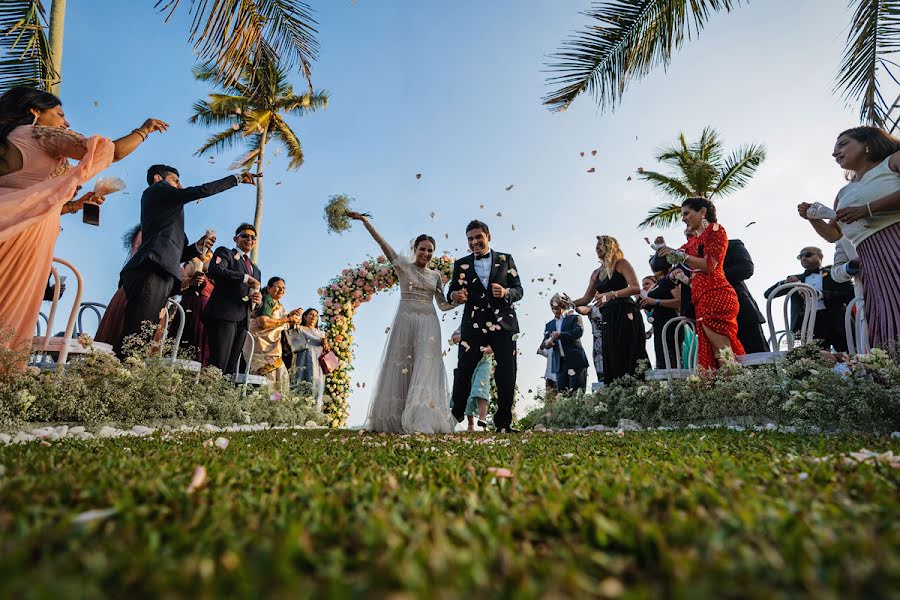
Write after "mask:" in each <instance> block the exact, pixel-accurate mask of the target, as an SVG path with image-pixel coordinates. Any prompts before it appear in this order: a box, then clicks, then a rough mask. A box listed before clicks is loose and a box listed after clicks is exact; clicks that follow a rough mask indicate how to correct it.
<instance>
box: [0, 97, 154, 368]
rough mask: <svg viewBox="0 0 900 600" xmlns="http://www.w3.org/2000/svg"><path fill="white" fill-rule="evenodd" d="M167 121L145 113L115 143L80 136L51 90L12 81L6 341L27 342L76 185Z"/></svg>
mask: <svg viewBox="0 0 900 600" xmlns="http://www.w3.org/2000/svg"><path fill="white" fill-rule="evenodd" d="M166 127H167V125H166V124H165V123H163V122H162V121H157V120H155V119H148V120H147V121H145V122H144V124H143V125H142V126H141V127H139V128H138V129H135V130H133V131H132V132H131V133H129V134H128V135H126V136H124V137H121V138H119V139H118V140H116V141H115V142H110V141H109V140H107V139H106V138H103V137H100V136H93V137H90V138H86V137H84V136H81V135H79V134H77V133H74V132H72V131H69V122H68V121H66V117H65V114H64V113H63V110H62V103H61V102H60V100H59V98H57V97H56V96H54V95H53V94H50V93H48V92H43V91H41V90H36V89H32V88H27V87H14V88H11V89H9V90H7V91H6V92H5V93H4V94H3V95H2V96H0V327H4V328H10V329H12V338H11V341H10V342H9V344H10V347H13V348H16V349H21V350H22V351H26V350H27V348H28V342H29V340H30V339H31V336H32V333H33V332H34V324H35V322H36V321H37V318H38V312H39V311H40V304H41V299H42V298H43V295H44V288H45V287H46V278H47V272H48V271H49V270H50V263H51V261H52V259H53V247H54V245H55V244H56V238H57V236H58V235H59V217H60V214H61V213H64V212H74V211H77V210H80V209H81V208H82V207H83V205H84V200H85V198H82V199H81V200H77V201H72V198H73V196H74V195H75V192H76V190H77V188H78V186H79V185H81V184H83V183H84V182H86V181H87V180H89V179H90V178H92V177H93V176H94V175H96V174H97V173H99V172H100V171H102V170H103V169H105V168H106V167H108V166H109V165H110V163H112V162H113V161H116V160H121V159H122V158H124V157H126V156H128V154H130V153H131V152H132V151H133V150H134V149H135V148H137V147H138V145H139V144H140V143H141V142H143V141H144V140H145V139H146V138H147V135H148V134H150V133H151V132H153V131H163V130H165V128H166ZM68 159H74V160H78V161H80V162H79V163H78V164H77V165H76V166H74V167H71V168H70V167H69V163H68Z"/></svg>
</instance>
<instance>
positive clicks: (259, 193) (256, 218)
mask: <svg viewBox="0 0 900 600" xmlns="http://www.w3.org/2000/svg"><path fill="white" fill-rule="evenodd" d="M267 137H269V127H268V125H267V126H266V128H265V129H263V132H262V138H261V139H260V141H259V156H258V157H257V158H256V174H257V178H256V213H255V214H254V215H253V227H254V228H255V229H256V246H254V247H253V250H251V251H250V260H252V261H253V262H254V263H256V262H257V261H256V258H257V256H259V243H260V237H261V236H260V231H261V230H260V225H261V224H262V207H263V178H262V174H263V161H264V160H265V159H266V138H267Z"/></svg>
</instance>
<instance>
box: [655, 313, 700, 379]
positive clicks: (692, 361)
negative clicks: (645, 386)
mask: <svg viewBox="0 0 900 600" xmlns="http://www.w3.org/2000/svg"><path fill="white" fill-rule="evenodd" d="M673 326H674V327H675V335H674V337H673V338H672V342H673V344H674V348H672V350H674V351H675V352H674V354H675V368H674V369H673V368H672V359H671V357H670V352H669V345H668V342H669V328H670V327H673ZM695 327H696V325H695V324H694V321H693V319H689V318H687V317H673V318H671V319H669V320H668V321H666V324H665V325H663V329H662V338H663V350H664V351H665V352H664V356H663V359H664V361H665V365H666V368H665V369H653V370H651V371H647V372H646V373H644V379H646V380H647V381H661V380H663V379H665V380H666V381H670V382H671V381H672V380H673V379H679V378H682V377H687V376H688V375H690V374H691V373H694V372H696V370H697V353H698V351H699V347H700V344H699V341H698V340H697V335H696V331H695ZM686 329H687V330H689V331H690V332H691V333H693V334H694V335H693V336H692V337H691V343H690V346H689V347H688V362H687V364H683V361H682V358H681V350H682V349H681V344H679V343H678V340H679V339H680V338H681V334H682V332H684V330H686Z"/></svg>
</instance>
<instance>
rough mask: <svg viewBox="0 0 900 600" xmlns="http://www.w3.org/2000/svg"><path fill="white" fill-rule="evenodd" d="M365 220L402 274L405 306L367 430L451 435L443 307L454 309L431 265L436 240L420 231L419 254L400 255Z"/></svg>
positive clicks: (396, 320) (397, 318)
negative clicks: (442, 321)
mask: <svg viewBox="0 0 900 600" xmlns="http://www.w3.org/2000/svg"><path fill="white" fill-rule="evenodd" d="M349 216H350V218H352V219H355V220H357V221H361V222H362V223H363V225H365V227H366V229H367V230H368V231H369V233H370V234H371V235H372V237H373V238H374V239H375V241H376V242H377V243H378V245H379V246H381V250H382V251H383V252H384V255H385V256H386V257H387V259H388V260H389V261H391V264H392V265H393V266H394V269H395V270H396V272H397V279H398V281H399V285H400V306H399V307H397V315H396V316H395V317H394V323H393V325H392V326H391V329H390V334H389V336H388V339H387V343H386V345H385V348H384V355H383V357H382V362H381V369H380V371H379V373H378V380H377V382H376V384H375V387H374V391H373V394H372V399H371V401H370V403H369V413H368V418H367V419H366V424H365V429H367V430H368V431H384V432H394V433H450V432H452V431H453V430H454V429H455V428H456V420H455V419H454V418H453V416H452V415H451V413H450V406H449V405H448V404H447V398H448V397H449V393H448V391H447V388H448V386H447V372H446V370H445V368H444V357H443V353H442V352H441V325H440V321H439V320H438V316H437V311H436V310H435V308H434V303H435V301H436V302H437V304H438V306H439V307H440V308H441V310H451V309H453V308H454V305H452V304H450V303H448V302H447V300H446V299H445V297H444V292H443V287H444V285H443V282H442V281H441V275H440V273H438V272H437V271H434V270H432V269H429V268H428V263H429V262H430V261H431V257H432V255H433V254H434V249H435V243H434V239H433V238H431V237H429V236H427V235H420V236H419V237H418V238H416V241H415V242H414V244H413V246H412V251H413V256H411V257H410V256H399V255H398V254H397V253H396V252H394V249H393V248H391V246H390V245H389V244H388V243H387V242H385V241H384V239H382V237H381V236H380V235H379V234H378V232H377V231H375V228H374V227H372V224H371V223H370V222H369V220H368V219H367V218H366V217H364V216H363V215H360V214H359V213H349Z"/></svg>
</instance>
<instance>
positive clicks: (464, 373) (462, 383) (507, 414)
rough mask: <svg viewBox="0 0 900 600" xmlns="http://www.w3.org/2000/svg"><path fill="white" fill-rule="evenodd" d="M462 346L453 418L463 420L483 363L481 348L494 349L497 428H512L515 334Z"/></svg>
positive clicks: (486, 337)
mask: <svg viewBox="0 0 900 600" xmlns="http://www.w3.org/2000/svg"><path fill="white" fill-rule="evenodd" d="M463 342H465V344H468V349H467V348H466V345H465V344H463V343H460V345H459V361H458V363H457V367H456V371H455V372H454V376H453V416H454V417H455V418H456V420H457V421H462V420H463V417H464V416H465V412H466V402H468V400H469V392H470V390H471V389H472V375H473V374H474V373H475V367H477V366H478V362H479V361H480V360H481V357H482V353H481V348H482V347H484V346H490V347H491V349H492V350H493V351H494V362H495V367H494V382H495V383H496V384H497V412H496V413H494V426H495V427H496V428H497V429H502V428H506V427H510V426H511V425H512V405H513V399H514V397H515V395H516V342H515V341H514V340H513V334H511V333H509V332H506V331H503V332H494V333H490V334H484V335H479V336H476V337H474V338H465V339H463Z"/></svg>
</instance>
